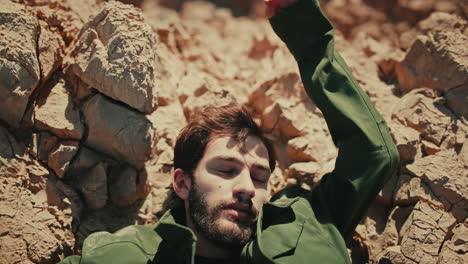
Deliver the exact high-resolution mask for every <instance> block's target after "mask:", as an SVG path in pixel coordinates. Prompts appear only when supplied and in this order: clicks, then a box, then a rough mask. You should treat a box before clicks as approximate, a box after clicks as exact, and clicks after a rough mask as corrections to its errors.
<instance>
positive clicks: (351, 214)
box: [270, 0, 399, 238]
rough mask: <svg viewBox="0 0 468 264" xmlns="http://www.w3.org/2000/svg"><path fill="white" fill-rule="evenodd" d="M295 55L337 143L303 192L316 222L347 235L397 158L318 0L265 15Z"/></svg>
mask: <svg viewBox="0 0 468 264" xmlns="http://www.w3.org/2000/svg"><path fill="white" fill-rule="evenodd" d="M270 23H271V25H272V27H273V29H274V31H275V32H276V33H277V35H278V36H279V37H280V38H281V39H282V40H283V41H284V42H285V43H286V45H287V46H288V49H289V50H290V52H291V53H292V55H293V56H294V58H295V59H296V61H297V63H298V66H299V71H300V74H301V78H302V81H303V83H304V87H305V89H306V92H307V94H308V95H309V97H310V98H311V99H312V100H313V101H314V102H315V103H316V105H317V106H318V107H319V108H320V110H321V111H322V113H323V116H324V118H325V120H326V122H327V125H328V128H329V130H330V133H331V135H332V138H333V142H334V143H335V145H336V146H337V147H338V157H337V160H336V164H335V169H334V171H333V172H331V173H330V174H328V175H325V176H324V177H323V178H322V180H321V182H320V183H319V184H318V186H316V188H314V189H313V191H312V192H311V193H308V194H307V198H308V200H309V201H310V202H311V206H312V208H313V210H314V213H315V214H316V217H317V218H318V220H319V221H320V222H323V223H324V222H327V223H329V222H331V223H333V224H334V225H335V226H336V227H337V228H338V230H339V231H340V232H341V234H342V235H343V236H344V237H345V238H346V237H347V236H348V235H349V234H350V233H351V232H352V231H353V230H354V229H355V227H356V225H357V224H358V222H359V221H360V219H361V218H362V217H363V215H364V214H365V212H366V211H367V209H368V207H369V206H370V204H371V202H372V201H373V200H374V199H375V197H376V195H377V194H378V192H379V191H380V190H381V188H382V187H383V185H384V184H385V182H386V180H387V179H388V178H389V177H390V176H391V174H392V173H393V172H394V171H395V169H396V168H397V165H398V164H399V156H398V151H397V150H396V147H395V144H394V143H393V141H392V139H391V137H390V135H389V132H388V128H387V126H386V124H385V122H384V120H383V118H382V117H381V116H380V115H379V113H378V112H377V111H376V110H375V108H374V107H373V105H372V103H371V102H370V99H369V98H368V96H367V94H366V93H365V92H364V91H363V90H362V89H361V88H360V87H359V85H358V84H357V82H356V80H355V79H354V77H353V76H352V74H351V72H350V69H349V68H348V66H346V64H345V62H344V60H343V59H342V58H341V56H340V55H339V54H338V52H337V51H336V50H335V48H334V33H333V27H332V25H331V23H330V22H329V21H328V19H327V18H326V17H325V16H324V15H323V13H322V11H321V10H320V7H319V4H318V2H317V0H298V1H297V2H295V3H294V4H292V5H290V6H288V7H286V8H284V9H282V10H280V11H279V12H278V13H277V14H276V15H275V16H274V17H272V18H271V19H270Z"/></svg>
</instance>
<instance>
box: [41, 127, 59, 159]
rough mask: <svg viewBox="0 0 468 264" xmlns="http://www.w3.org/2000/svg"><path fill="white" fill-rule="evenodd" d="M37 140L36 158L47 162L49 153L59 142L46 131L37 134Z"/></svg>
mask: <svg viewBox="0 0 468 264" xmlns="http://www.w3.org/2000/svg"><path fill="white" fill-rule="evenodd" d="M38 140H39V143H38V146H37V158H38V159H39V160H41V161H43V162H47V159H49V153H50V152H51V151H52V149H54V147H55V146H57V144H58V141H59V140H58V138H57V137H56V136H54V135H51V134H50V133H49V132H46V131H42V132H40V133H39V136H38Z"/></svg>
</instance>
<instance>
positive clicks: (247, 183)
mask: <svg viewBox="0 0 468 264" xmlns="http://www.w3.org/2000/svg"><path fill="white" fill-rule="evenodd" d="M233 196H234V198H236V199H237V200H240V201H249V200H250V199H252V198H253V197H254V196H255V186H254V183H253V181H252V178H251V177H250V173H249V172H243V173H241V174H240V175H239V176H238V181H237V182H236V185H235V186H234V189H233Z"/></svg>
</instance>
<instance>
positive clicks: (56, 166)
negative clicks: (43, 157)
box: [47, 140, 78, 178]
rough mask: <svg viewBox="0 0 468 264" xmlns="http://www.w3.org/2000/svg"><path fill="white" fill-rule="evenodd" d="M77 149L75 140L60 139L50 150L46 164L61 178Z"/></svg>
mask: <svg viewBox="0 0 468 264" xmlns="http://www.w3.org/2000/svg"><path fill="white" fill-rule="evenodd" d="M77 151H78V142H77V141H72V140H67V141H62V142H60V143H59V144H57V145H56V147H55V148H54V149H52V150H51V152H50V154H49V158H48V160H47V164H48V165H49V167H50V168H51V169H52V170H53V171H54V172H55V173H56V174H57V176H58V177H60V178H62V177H63V176H64V174H65V172H66V171H67V170H68V166H70V161H71V160H72V159H73V157H74V156H75V154H76V152H77Z"/></svg>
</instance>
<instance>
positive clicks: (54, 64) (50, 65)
mask: <svg viewBox="0 0 468 264" xmlns="http://www.w3.org/2000/svg"><path fill="white" fill-rule="evenodd" d="M39 26H40V35H39V39H38V42H37V45H38V53H39V64H40V68H41V82H42V83H44V82H45V81H46V80H48V79H49V78H50V77H51V76H52V74H53V73H54V72H55V71H56V70H57V69H58V68H59V67H60V66H61V65H62V60H63V53H64V49H65V43H64V42H63V39H62V36H61V35H60V32H58V29H57V28H54V27H51V26H49V25H48V24H47V23H46V22H45V21H43V20H39Z"/></svg>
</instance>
